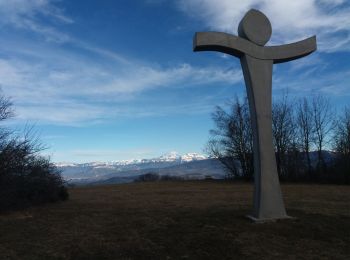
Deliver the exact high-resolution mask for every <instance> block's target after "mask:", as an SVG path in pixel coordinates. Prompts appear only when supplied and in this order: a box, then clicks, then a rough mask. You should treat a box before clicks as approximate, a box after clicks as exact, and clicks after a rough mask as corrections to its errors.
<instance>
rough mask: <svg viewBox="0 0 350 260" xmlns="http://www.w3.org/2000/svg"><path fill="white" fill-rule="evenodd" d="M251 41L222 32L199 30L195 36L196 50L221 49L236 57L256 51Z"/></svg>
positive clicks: (194, 46) (194, 47) (220, 50)
mask: <svg viewBox="0 0 350 260" xmlns="http://www.w3.org/2000/svg"><path fill="white" fill-rule="evenodd" d="M254 47H255V46H254V44H252V43H251V42H249V41H247V40H245V39H242V38H240V37H237V36H235V35H231V34H228V33H222V32H197V33H196V34H195V35H194V38H193V50H194V51H219V52H223V53H226V54H229V55H233V56H235V57H238V58H239V57H241V56H242V55H243V54H244V53H250V52H254V50H252V49H254Z"/></svg>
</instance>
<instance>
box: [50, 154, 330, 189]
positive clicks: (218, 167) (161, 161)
mask: <svg viewBox="0 0 350 260" xmlns="http://www.w3.org/2000/svg"><path fill="white" fill-rule="evenodd" d="M322 154H323V157H324V159H325V161H326V163H330V162H331V161H332V160H333V159H334V158H335V153H333V152H330V151H322ZM310 157H311V162H312V164H313V166H315V164H316V162H317V152H311V153H310ZM56 166H57V168H58V169H59V170H60V171H61V174H62V176H63V178H64V179H65V180H66V181H67V182H68V183H74V184H112V183H126V182H132V181H134V180H136V179H138V177H139V176H140V175H143V174H146V173H156V174H158V175H160V176H164V175H168V176H176V177H181V178H184V179H204V178H205V177H206V176H211V177H212V178H214V179H222V178H224V176H225V174H226V170H225V168H224V167H223V165H222V164H221V163H220V162H219V161H218V160H217V159H215V158H209V157H207V156H204V155H201V154H197V153H187V154H185V155H179V154H178V153H177V152H170V153H168V154H165V155H162V156H160V157H157V158H152V159H138V160H124V161H114V162H90V163H56Z"/></svg>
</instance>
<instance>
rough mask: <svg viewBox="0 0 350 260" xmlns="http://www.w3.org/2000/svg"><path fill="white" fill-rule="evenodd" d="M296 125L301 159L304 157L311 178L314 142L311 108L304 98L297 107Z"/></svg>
mask: <svg viewBox="0 0 350 260" xmlns="http://www.w3.org/2000/svg"><path fill="white" fill-rule="evenodd" d="M296 124H297V128H296V129H297V136H298V139H299V144H300V147H301V150H302V152H303V157H304V156H305V157H306V163H307V169H308V174H309V176H311V172H312V166H311V158H310V150H311V145H312V142H313V140H314V124H313V112H312V107H311V105H310V103H309V101H308V100H307V99H306V98H303V99H301V100H300V101H299V103H298V105H297V108H296Z"/></svg>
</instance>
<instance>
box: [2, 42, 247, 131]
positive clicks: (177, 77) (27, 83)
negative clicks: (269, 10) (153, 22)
mask: <svg viewBox="0 0 350 260" xmlns="http://www.w3.org/2000/svg"><path fill="white" fill-rule="evenodd" d="M17 47H18V48H17ZM38 48H39V49H40V51H35V49H33V48H32V47H31V46H30V50H31V51H26V50H25V46H23V45H22V46H16V48H14V50H17V49H18V50H20V52H21V53H26V55H25V58H20V57H21V55H18V53H16V51H14V50H13V51H12V52H14V53H9V54H8V55H10V56H13V57H14V58H8V59H6V58H1V59H0V86H1V87H2V89H3V90H4V92H5V94H6V95H8V96H10V97H11V98H12V99H13V101H14V104H15V107H16V111H17V115H18V117H17V118H18V119H20V120H24V121H26V120H30V121H35V122H46V123H55V124H65V125H67V124H68V125H80V124H82V123H86V122H88V123H97V122H101V121H106V120H108V119H112V118H114V119H115V118H118V117H125V116H133V117H140V116H142V117H145V116H152V115H156V114H157V113H158V115H161V114H162V113H163V112H164V111H168V112H174V111H176V109H175V108H173V107H171V104H169V107H168V108H163V109H162V110H159V109H158V110H157V108H156V107H152V108H147V109H145V108H142V109H139V108H138V107H137V106H136V107H130V106H132V105H130V104H135V103H136V102H137V100H138V98H139V97H142V95H140V94H141V93H143V92H145V91H150V90H154V89H171V88H183V87H186V88H190V87H194V86H197V85H198V86H200V87H202V86H205V85H207V84H211V83H222V82H225V83H227V84H229V85H232V84H234V83H235V82H238V81H241V80H242V73H241V71H240V70H238V69H237V70H234V69H231V70H226V71H225V70H223V69H222V68H215V67H205V68H203V67H193V66H191V65H189V64H180V65H177V66H173V67H168V68H165V67H161V66H153V65H147V64H145V63H143V62H137V61H133V62H132V63H130V64H124V63H123V62H117V60H118V61H119V59H114V58H113V57H112V59H111V60H110V62H108V64H107V65H103V64H100V63H99V62H98V61H95V60H89V59H86V58H85V57H79V56H75V55H74V54H73V53H71V52H70V51H68V50H62V49H57V50H56V52H53V51H52V50H47V49H45V47H43V46H39V47H38ZM101 55H103V54H101ZM121 57H122V56H121ZM122 60H123V57H122ZM127 101H128V102H131V103H128V102H127ZM128 104H129V105H128ZM199 107H203V106H202V104H199V105H198V108H197V109H199ZM185 109H188V108H184V109H181V108H179V109H178V110H177V111H185ZM195 109H196V108H194V110H195Z"/></svg>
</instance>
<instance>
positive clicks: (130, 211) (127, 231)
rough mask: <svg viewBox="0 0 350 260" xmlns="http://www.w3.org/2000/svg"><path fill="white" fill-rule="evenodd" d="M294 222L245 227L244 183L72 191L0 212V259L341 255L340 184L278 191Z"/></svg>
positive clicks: (348, 190)
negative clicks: (56, 199) (65, 197)
mask: <svg viewBox="0 0 350 260" xmlns="http://www.w3.org/2000/svg"><path fill="white" fill-rule="evenodd" d="M282 189H283V194H284V198H285V202H286V207H287V211H288V213H289V214H290V215H291V216H294V217H297V219H296V220H287V221H280V222H276V223H265V224H253V223H251V222H249V221H248V220H247V219H246V218H245V217H244V215H245V214H247V213H249V211H250V209H251V208H252V205H251V202H252V185H250V184H232V183H221V182H204V181H203V182H161V183H136V184H126V185H125V184H124V185H111V186H98V187H82V188H73V189H71V190H70V194H71V198H70V200H69V201H67V202H62V203H59V204H52V205H46V206H42V207H37V208H33V209H30V210H26V211H20V212H13V213H7V214H5V215H0V230H1V233H0V259H350V248H349V245H350V187H349V186H331V185H283V186H282Z"/></svg>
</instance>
